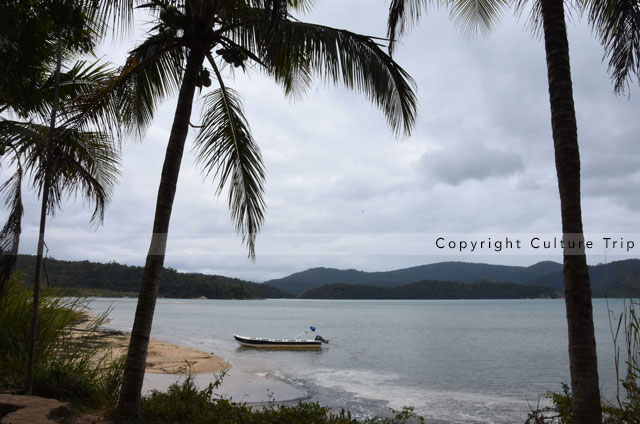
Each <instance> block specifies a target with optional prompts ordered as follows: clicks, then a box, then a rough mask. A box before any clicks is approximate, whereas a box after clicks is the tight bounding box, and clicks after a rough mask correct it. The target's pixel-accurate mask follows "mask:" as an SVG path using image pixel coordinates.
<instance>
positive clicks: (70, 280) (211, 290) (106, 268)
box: [17, 255, 292, 299]
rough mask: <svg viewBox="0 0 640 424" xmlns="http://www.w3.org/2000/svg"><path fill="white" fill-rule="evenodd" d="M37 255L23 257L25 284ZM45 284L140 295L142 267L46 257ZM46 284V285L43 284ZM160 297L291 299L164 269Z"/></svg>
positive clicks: (257, 286)
mask: <svg viewBox="0 0 640 424" xmlns="http://www.w3.org/2000/svg"><path fill="white" fill-rule="evenodd" d="M34 267H35V256H31V255H20V256H19V258H18V266H17V269H18V270H22V271H23V273H24V277H25V278H24V280H25V282H26V283H31V281H32V280H33V269H34ZM45 270H46V273H45V281H47V279H48V282H49V285H50V286H52V287H76V288H80V287H82V288H91V289H102V290H111V291H116V292H128V293H131V292H134V293H137V292H138V289H139V285H140V279H141V277H142V267H139V266H128V265H121V264H118V263H115V262H110V263H106V264H103V263H97V262H89V261H61V260H57V259H53V258H47V260H46V263H45ZM43 285H46V282H44V283H43ZM159 294H160V296H162V297H171V298H196V297H206V298H209V299H262V298H282V297H292V296H291V295H290V294H288V293H285V292H283V291H282V290H280V289H278V288H276V287H273V286H267V285H264V284H257V283H251V282H248V281H243V280H239V279H237V278H229V277H222V276H219V275H205V274H195V273H193V274H187V273H182V272H178V271H176V270H174V269H171V268H165V269H164V271H163V273H162V279H161V280H160V292H159Z"/></svg>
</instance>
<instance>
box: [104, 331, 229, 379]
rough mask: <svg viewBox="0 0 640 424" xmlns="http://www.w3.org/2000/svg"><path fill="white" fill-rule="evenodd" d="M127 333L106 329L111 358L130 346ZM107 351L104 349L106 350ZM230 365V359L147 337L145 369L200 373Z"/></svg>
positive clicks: (213, 371)
mask: <svg viewBox="0 0 640 424" xmlns="http://www.w3.org/2000/svg"><path fill="white" fill-rule="evenodd" d="M129 338H130V337H129V334H126V333H122V332H117V331H106V332H105V336H104V340H105V342H106V344H108V345H110V346H111V349H112V351H111V354H112V355H113V357H114V358H117V357H118V356H120V355H124V354H125V353H126V351H127V347H128V346H129ZM107 352H108V351H107V350H105V354H106V353H107ZM229 368H231V363H229V361H227V360H226V359H224V358H222V357H220V356H217V355H215V354H214V353H213V352H211V353H207V352H203V351H201V350H197V349H193V348H190V347H185V346H178V345H175V344H173V343H169V342H163V341H160V340H156V339H151V340H150V341H149V351H148V352H147V367H146V372H147V373H157V374H181V375H186V374H189V373H191V374H202V373H219V372H222V371H224V370H228V369H229Z"/></svg>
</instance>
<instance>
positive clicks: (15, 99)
mask: <svg viewBox="0 0 640 424" xmlns="http://www.w3.org/2000/svg"><path fill="white" fill-rule="evenodd" d="M5 8H6V9H7V10H9V11H15V10H18V11H19V12H20V13H23V14H26V15H27V16H36V18H35V19H34V20H33V21H34V22H35V25H34V27H33V28H30V29H31V30H32V32H33V34H38V36H39V37H43V40H41V42H42V44H43V45H45V46H55V49H53V50H52V49H49V50H48V51H47V50H46V49H44V51H43V52H41V53H40V54H38V55H37V57H36V58H35V59H34V58H31V57H30V56H29V55H25V57H26V59H25V61H26V62H27V63H31V64H34V65H36V66H35V67H34V68H35V71H34V72H33V73H31V74H29V76H30V77H33V78H35V79H38V78H39V77H40V73H42V72H43V66H45V65H46V64H47V63H49V59H48V56H47V52H49V55H50V54H51V53H52V51H55V60H54V64H55V65H54V66H55V68H54V71H53V76H52V78H50V81H52V82H49V83H48V86H49V87H50V88H52V89H53V90H52V91H53V96H52V98H51V97H48V96H47V94H48V93H47V92H46V91H45V92H42V93H40V94H39V95H36V94H35V93H37V92H36V91H34V90H30V91H28V94H30V95H29V96H26V95H18V96H16V95H15V91H16V90H11V89H10V88H8V87H9V85H8V84H6V83H7V80H5V79H3V80H2V84H1V87H2V91H1V94H2V95H1V96H0V99H2V101H3V102H6V104H5V105H4V107H3V110H5V109H7V108H10V109H11V110H12V111H13V112H14V113H16V114H18V115H20V116H23V117H27V116H28V117H30V118H34V117H35V118H38V117H39V118H43V117H44V116H46V117H47V120H48V125H47V126H43V125H40V124H34V123H33V122H16V121H10V120H8V119H5V120H3V121H2V122H0V124H1V128H0V130H1V131H2V134H3V136H4V137H3V140H2V142H3V151H7V149H6V147H9V149H8V150H9V152H11V153H13V154H14V155H13V156H12V157H13V160H14V161H15V163H16V164H17V169H18V171H17V172H16V174H14V176H13V177H12V178H11V179H10V181H9V182H11V184H8V185H7V184H5V185H4V186H3V187H4V188H6V189H9V190H10V194H9V195H8V198H9V199H12V200H13V202H12V211H11V213H10V216H9V220H8V222H7V224H6V225H5V227H4V228H3V231H2V233H1V234H0V236H1V238H2V240H0V245H3V247H5V248H6V249H7V251H8V252H9V255H8V256H7V257H6V258H3V262H4V263H3V265H4V268H3V273H2V274H3V275H2V276H3V277H5V278H8V275H9V274H10V272H11V271H12V269H13V266H14V265H15V258H16V254H17V251H18V243H19V232H20V218H21V215H22V204H21V196H20V190H21V180H22V175H23V173H22V166H21V163H20V160H21V158H22V157H23V158H24V160H25V161H26V168H27V169H29V170H31V172H32V176H33V182H34V186H36V187H37V188H38V191H39V193H40V195H41V197H42V206H41V213H40V232H39V236H38V246H37V258H36V269H35V278H34V286H33V316H32V321H31V338H30V346H29V359H28V364H27V377H26V382H25V389H26V392H27V394H31V390H32V381H33V378H32V373H33V365H34V361H35V357H34V356H35V343H36V333H37V322H38V308H39V295H40V275H41V270H42V262H43V252H44V233H45V226H46V217H47V215H48V214H51V213H53V212H54V210H55V209H56V207H58V206H59V205H60V202H61V197H62V195H63V193H64V192H71V193H73V192H78V191H84V194H85V195H86V196H87V197H88V198H90V199H93V200H94V201H95V202H96V211H95V212H94V217H93V218H94V219H95V218H98V217H100V218H101V217H102V213H103V210H104V205H105V203H106V202H107V201H108V198H109V193H110V191H111V189H112V186H113V183H114V181H115V177H116V175H117V170H116V168H115V167H116V165H117V157H116V154H115V149H114V145H113V142H112V139H111V137H110V135H109V134H104V133H100V132H87V131H83V130H82V129H83V127H84V126H85V124H83V123H82V122H81V121H76V122H74V123H73V124H70V122H66V123H62V124H60V122H59V121H60V120H59V119H58V118H59V115H62V116H63V117H65V110H64V109H65V107H64V105H63V104H61V100H65V98H64V94H66V95H69V94H71V93H76V94H77V93H78V90H82V89H83V88H86V87H87V86H88V85H89V83H91V82H92V80H91V79H88V80H83V81H77V83H75V84H72V85H71V88H69V87H68V86H67V87H65V88H64V89H62V88H61V83H62V80H61V78H62V62H63V54H66V55H68V54H73V53H76V52H85V51H88V50H90V49H91V48H92V46H93V44H94V42H95V39H96V37H97V36H98V35H99V34H98V32H97V31H96V28H95V27H94V26H93V22H92V17H94V16H95V15H96V13H97V9H96V4H95V3H94V2H91V1H82V0H78V1H75V0H64V1H60V2H47V1H44V2H34V3H29V4H22V3H19V4H11V5H6V6H5ZM14 26H15V23H14ZM24 32H25V31H23V30H22V31H18V32H17V33H16V32H14V33H13V34H12V33H11V31H8V33H9V34H12V35H18V36H17V37H15V39H12V38H11V37H2V40H1V41H2V42H4V45H7V44H9V45H10V46H12V47H18V48H19V49H22V48H23V47H25V46H20V42H26V43H27V44H29V41H33V36H30V35H27V36H26V37H22V36H21V35H22V34H24ZM26 32H27V33H28V32H29V31H28V30H27V31H26ZM12 50H15V48H14V49H12ZM3 53H4V51H3ZM82 65H84V63H83V64H82ZM89 68H90V69H91V68H92V67H91V66H90V67H89ZM74 70H75V71H78V70H79V68H77V67H75V68H74ZM16 71H17V70H16ZM92 71H93V74H92V75H89V74H85V75H84V76H85V77H88V76H92V77H96V76H97V77H99V78H98V81H101V80H104V76H105V75H104V72H103V71H104V67H100V66H93V69H92ZM13 75H14V76H16V75H15V72H14V73H13ZM77 76H78V75H76V77H77ZM66 82H67V85H68V83H69V81H66ZM18 92H19V91H18ZM61 92H62V94H63V97H62V99H61ZM12 94H13V95H12ZM48 100H50V102H49V101H48ZM61 106H62V107H61ZM67 109H69V107H67ZM67 117H68V116H67ZM9 182H8V183H9ZM4 285H5V282H4V280H3V282H2V284H0V288H2V289H3V288H4ZM0 293H1V291H0Z"/></svg>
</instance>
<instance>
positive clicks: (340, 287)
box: [299, 281, 559, 299]
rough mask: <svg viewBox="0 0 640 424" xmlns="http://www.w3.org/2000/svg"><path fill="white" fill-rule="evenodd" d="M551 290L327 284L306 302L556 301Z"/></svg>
mask: <svg viewBox="0 0 640 424" xmlns="http://www.w3.org/2000/svg"><path fill="white" fill-rule="evenodd" d="M558 296H559V294H558V292H556V291H555V290H553V289H551V288H549V287H539V286H533V285H524V284H513V283H494V282H488V281H480V282H477V283H468V284H465V283H456V282H452V281H419V282H416V283H411V284H406V285H403V286H398V287H391V288H385V287H374V286H364V285H361V284H327V285H324V286H321V287H316V288H314V289H311V290H308V291H306V292H304V293H302V294H301V295H300V296H299V297H300V298H303V299H529V298H541V297H544V298H556V297H558Z"/></svg>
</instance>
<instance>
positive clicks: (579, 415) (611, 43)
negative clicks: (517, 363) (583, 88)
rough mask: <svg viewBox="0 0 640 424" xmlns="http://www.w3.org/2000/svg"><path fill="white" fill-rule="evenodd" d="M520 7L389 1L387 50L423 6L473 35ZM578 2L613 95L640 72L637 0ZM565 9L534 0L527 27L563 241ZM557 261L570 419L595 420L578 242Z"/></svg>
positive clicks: (567, 195) (578, 228)
mask: <svg viewBox="0 0 640 424" xmlns="http://www.w3.org/2000/svg"><path fill="white" fill-rule="evenodd" d="M527 3H528V2H527V0H517V1H508V0H450V1H445V0H443V1H433V2H430V1H427V0H392V2H391V5H390V9H389V23H388V34H389V37H390V38H391V47H392V48H393V43H394V40H395V38H396V35H397V34H400V33H402V32H403V31H404V30H405V27H406V24H407V23H408V22H411V21H415V20H417V19H418V18H419V17H420V15H421V13H422V11H423V10H424V9H425V7H426V6H427V5H429V4H445V5H447V6H450V7H451V13H452V15H453V17H454V18H455V19H456V20H457V21H458V22H459V23H460V24H461V25H462V27H463V28H464V29H466V30H470V31H471V32H474V31H475V30H477V29H478V28H479V29H480V30H482V31H489V30H490V29H491V27H492V25H493V23H494V22H495V21H496V18H497V17H499V15H500V13H501V12H502V11H503V10H504V8H505V7H507V6H510V5H515V6H516V8H517V9H521V8H522V7H523V6H524V5H525V4H527ZM577 3H578V6H579V7H581V8H585V9H588V10H589V16H590V20H591V23H592V25H593V26H594V28H595V29H596V31H597V32H598V34H599V36H600V38H601V40H602V42H603V44H604V45H605V47H606V54H607V55H608V56H610V59H611V62H610V69H611V71H612V74H613V78H614V80H615V82H616V91H619V90H620V89H621V88H623V87H624V86H625V83H626V82H627V81H628V79H629V78H630V77H631V73H635V74H636V75H638V73H639V70H640V68H639V64H638V57H639V56H638V52H639V51H640V49H639V46H640V31H639V29H640V14H639V13H640V6H639V4H638V2H637V1H636V0H622V1H618V0H579V1H578V2H577ZM564 4H565V1H559V0H533V6H532V10H533V12H532V13H533V15H532V17H533V21H532V22H533V23H534V25H540V24H541V25H542V30H543V34H544V45H545V51H546V61H547V77H548V82H549V102H550V106H551V127H552V132H553V143H554V152H555V163H556V172H557V177H558V189H559V193H560V206H561V211H560V213H561V218H562V232H563V238H565V240H573V241H583V240H584V234H583V227H582V209H581V202H580V154H579V148H578V133H577V124H576V114H575V107H574V102H573V89H572V79H571V69H570V64H569V62H570V61H569V42H568V39H567V31H566V24H565V11H564ZM563 257H564V272H563V276H564V287H565V304H566V311H567V323H568V328H569V361H570V371H571V391H572V408H573V417H574V420H575V422H577V423H585V424H589V423H601V422H602V410H601V405H600V392H599V385H598V367H597V357H596V341H595V335H594V329H593V311H592V304H591V287H590V282H589V270H588V267H587V261H586V256H585V250H584V245H583V244H580V245H579V247H577V248H570V247H569V246H568V245H566V246H565V249H564V252H563Z"/></svg>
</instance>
